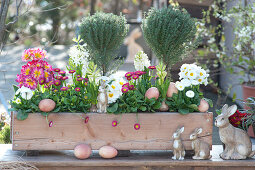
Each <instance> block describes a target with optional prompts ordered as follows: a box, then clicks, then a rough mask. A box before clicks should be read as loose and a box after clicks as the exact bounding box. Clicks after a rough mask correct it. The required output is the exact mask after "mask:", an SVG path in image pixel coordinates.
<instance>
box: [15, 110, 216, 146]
mask: <svg viewBox="0 0 255 170" xmlns="http://www.w3.org/2000/svg"><path fill="white" fill-rule="evenodd" d="M85 116H89V121H88V123H84V120H83V119H81V117H84V118H85ZM138 118H139V123H140V125H141V128H140V129H139V130H135V129H134V124H135V123H136V122H137V121H136V114H133V113H130V114H123V115H122V118H121V120H120V116H119V115H113V114H97V113H89V114H86V115H85V114H81V113H51V114H49V116H48V120H49V121H53V126H52V127H49V125H48V124H47V122H46V119H45V117H44V116H42V115H41V114H38V113H34V114H29V116H28V118H27V119H26V120H23V121H20V120H17V118H16V114H15V113H13V114H12V123H11V124H12V149H13V150H73V149H74V147H75V146H76V145H77V144H80V143H86V144H89V145H91V147H92V149H95V150H96V149H99V148H100V147H102V146H104V145H110V146H113V147H115V148H116V149H118V150H171V149H172V144H173V139H172V135H173V133H174V131H175V130H176V129H177V128H178V127H180V126H184V127H185V131H184V133H183V134H182V139H183V140H184V142H183V143H184V145H185V149H186V150H191V141H190V140H189V135H190V133H191V132H192V131H193V130H194V129H195V128H197V127H201V128H203V132H202V134H201V135H200V136H201V138H202V139H203V140H204V141H206V142H208V143H209V144H210V145H211V146H212V129H213V114H212V113H190V114H188V115H181V114H179V113H163V112H160V113H141V114H138ZM113 120H120V123H119V124H118V126H116V127H112V121H113Z"/></svg>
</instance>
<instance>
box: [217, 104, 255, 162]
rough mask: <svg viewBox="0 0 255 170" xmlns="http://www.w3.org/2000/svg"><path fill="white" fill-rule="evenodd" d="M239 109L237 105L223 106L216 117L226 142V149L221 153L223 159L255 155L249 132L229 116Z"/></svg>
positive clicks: (221, 137) (222, 137) (221, 138)
mask: <svg viewBox="0 0 255 170" xmlns="http://www.w3.org/2000/svg"><path fill="white" fill-rule="evenodd" d="M236 110H237V106H236V105H233V106H231V107H228V105H227V104H225V105H224V106H223V107H222V111H221V114H220V115H219V116H217V117H216V120H215V126H216V127H218V128H219V135H220V140H221V141H222V143H224V144H225V150H224V151H223V152H222V153H221V154H220V157H221V158H222V159H246V158H247V157H248V158H251V157H253V156H254V155H255V151H252V143H251V140H250V138H249V136H248V135H247V133H246V132H245V131H244V130H242V129H239V128H236V127H234V126H232V125H231V124H230V123H229V119H228V118H229V117H230V116H231V115H233V114H234V113H235V112H236Z"/></svg>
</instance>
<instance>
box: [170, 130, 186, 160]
mask: <svg viewBox="0 0 255 170" xmlns="http://www.w3.org/2000/svg"><path fill="white" fill-rule="evenodd" d="M183 132H184V127H181V128H178V129H177V130H176V131H175V132H174V134H173V154H174V156H173V157H172V159H174V160H184V156H185V149H184V146H183V144H182V140H181V134H182V133H183Z"/></svg>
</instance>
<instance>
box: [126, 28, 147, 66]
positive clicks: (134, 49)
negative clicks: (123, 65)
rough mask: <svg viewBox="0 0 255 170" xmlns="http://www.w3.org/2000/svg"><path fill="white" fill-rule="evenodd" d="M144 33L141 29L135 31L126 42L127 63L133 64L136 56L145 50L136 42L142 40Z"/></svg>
mask: <svg viewBox="0 0 255 170" xmlns="http://www.w3.org/2000/svg"><path fill="white" fill-rule="evenodd" d="M141 36H142V33H141V31H140V29H139V28H136V29H134V30H133V31H132V32H131V33H130V35H129V36H128V37H127V38H126V39H125V40H124V44H125V45H127V46H128V47H127V49H128V56H127V59H126V62H129V63H133V62H134V58H135V55H136V54H137V53H138V52H139V51H143V48H142V47H141V46H140V45H139V44H137V43H136V42H135V40H136V39H138V38H140V37H141Z"/></svg>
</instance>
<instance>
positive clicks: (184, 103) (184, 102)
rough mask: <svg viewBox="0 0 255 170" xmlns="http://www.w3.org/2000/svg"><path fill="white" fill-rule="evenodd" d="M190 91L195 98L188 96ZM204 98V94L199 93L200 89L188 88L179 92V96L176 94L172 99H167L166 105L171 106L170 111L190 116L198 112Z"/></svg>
mask: <svg viewBox="0 0 255 170" xmlns="http://www.w3.org/2000/svg"><path fill="white" fill-rule="evenodd" d="M188 90H192V91H193V92H194V93H195V95H194V97H193V98H189V97H187V96H186V92H187V91H188ZM202 96H203V93H201V92H200V91H199V87H194V88H191V87H189V88H187V87H186V88H185V89H184V90H183V91H178V94H175V93H174V94H173V96H172V97H171V98H167V101H166V104H167V105H168V106H169V108H170V111H173V112H179V113H181V114H188V113H192V112H195V111H198V105H199V104H200V99H201V98H202Z"/></svg>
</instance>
